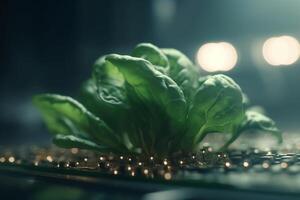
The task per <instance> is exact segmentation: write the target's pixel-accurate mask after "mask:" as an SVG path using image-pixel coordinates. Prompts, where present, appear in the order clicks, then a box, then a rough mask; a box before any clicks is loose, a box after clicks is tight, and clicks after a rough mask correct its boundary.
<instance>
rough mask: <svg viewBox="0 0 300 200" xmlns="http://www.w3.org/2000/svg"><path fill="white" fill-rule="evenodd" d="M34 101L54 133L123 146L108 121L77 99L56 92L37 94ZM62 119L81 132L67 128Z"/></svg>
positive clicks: (102, 143)
mask: <svg viewBox="0 0 300 200" xmlns="http://www.w3.org/2000/svg"><path fill="white" fill-rule="evenodd" d="M33 101H34V104H35V105H36V106H37V107H38V108H39V109H40V111H41V112H42V115H43V118H44V120H45V122H46V125H47V127H48V129H49V130H50V131H51V132H52V133H54V134H64V135H77V136H80V137H82V138H88V139H90V138H92V139H94V140H95V142H96V143H98V144H100V145H104V146H108V147H116V148H119V146H122V145H121V144H120V143H119V138H118V137H117V136H116V135H115V134H114V132H113V131H112V130H111V129H110V128H109V127H108V126H107V125H106V123H105V122H104V121H102V120H101V119H100V118H99V117H96V116H94V115H93V114H92V113H90V112H89V111H88V110H87V109H86V108H85V107H84V106H83V105H81V104H80V103H79V102H77V101H76V100H74V99H72V98H70V97H66V96H61V95H56V94H43V95H37V96H35V97H34V99H33ZM61 119H64V120H67V121H68V122H69V123H70V124H72V126H73V127H76V129H77V130H79V131H80V134H79V135H78V134H77V133H74V132H70V131H71V129H66V128H65V127H66V125H65V124H63V123H62V122H63V121H62V120H61Z"/></svg>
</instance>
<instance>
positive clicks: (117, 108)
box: [79, 79, 130, 133]
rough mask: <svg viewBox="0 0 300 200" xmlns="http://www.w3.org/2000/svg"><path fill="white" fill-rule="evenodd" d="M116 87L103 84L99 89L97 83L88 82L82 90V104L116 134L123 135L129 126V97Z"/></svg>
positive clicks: (93, 81) (80, 97)
mask: <svg viewBox="0 0 300 200" xmlns="http://www.w3.org/2000/svg"><path fill="white" fill-rule="evenodd" d="M124 93H125V92H124V91H123V89H122V90H121V89H120V88H118V87H115V86H114V85H109V84H102V85H99V86H98V88H97V86H96V81H95V80H94V79H90V80H88V81H86V82H85V83H84V84H83V85H82V87H81V89H80V96H79V99H80V102H82V104H83V105H84V106H85V107H86V108H87V109H88V110H89V111H91V112H92V113H93V114H94V115H96V116H101V118H102V119H103V120H104V121H105V122H106V123H107V124H108V125H109V126H110V127H112V129H113V130H114V131H115V132H118V133H121V132H123V131H124V129H126V126H127V124H128V121H127V120H126V119H128V112H129V110H130V106H129V103H128V99H127V95H126V94H124Z"/></svg>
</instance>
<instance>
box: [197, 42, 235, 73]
mask: <svg viewBox="0 0 300 200" xmlns="http://www.w3.org/2000/svg"><path fill="white" fill-rule="evenodd" d="M196 59H197V62H198V64H199V65H200V66H201V67H202V69H204V70H205V71H208V72H216V71H229V70H231V69H233V67H234V66H235V65H236V63H237V59H238V54H237V52H236V49H235V48H234V46H233V45H232V44H230V43H228V42H218V43H206V44H204V45H202V46H201V47H200V48H199V50H198V52H197V55H196Z"/></svg>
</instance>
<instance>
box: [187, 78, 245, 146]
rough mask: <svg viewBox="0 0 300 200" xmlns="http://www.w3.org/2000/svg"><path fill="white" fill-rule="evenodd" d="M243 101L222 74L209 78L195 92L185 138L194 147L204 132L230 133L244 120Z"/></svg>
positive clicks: (237, 89)
mask: <svg viewBox="0 0 300 200" xmlns="http://www.w3.org/2000/svg"><path fill="white" fill-rule="evenodd" d="M243 113H244V111H243V98H242V92H241V89H240V87H239V86H238V85H237V84H236V83H235V82H234V81H233V80H232V79H231V78H229V77H227V76H225V75H214V76H210V77H208V78H207V79H206V80H205V81H204V82H203V83H202V84H201V86H200V88H199V89H198V90H197V92H196V94H195V97H194V99H193V104H192V106H191V109H190V111H189V116H188V124H189V131H188V134H187V136H188V137H191V138H193V137H194V139H193V142H194V144H197V143H198V142H200V141H201V140H202V139H203V138H204V137H205V135H206V134H207V133H210V132H223V133H232V132H234V129H235V128H236V126H237V124H239V123H240V122H241V121H242V120H243Z"/></svg>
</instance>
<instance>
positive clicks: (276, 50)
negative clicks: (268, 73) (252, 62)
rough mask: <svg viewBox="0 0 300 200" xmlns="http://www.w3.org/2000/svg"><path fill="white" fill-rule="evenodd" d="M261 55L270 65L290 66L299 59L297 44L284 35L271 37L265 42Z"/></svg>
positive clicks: (299, 50) (299, 48)
mask: <svg viewBox="0 0 300 200" xmlns="http://www.w3.org/2000/svg"><path fill="white" fill-rule="evenodd" d="M262 53H263V57H264V59H265V60H266V61H267V62H268V63H269V64H271V65H274V66H279V65H291V64H293V63H294V62H296V61H297V60H298V58H299V55H300V47H299V42H298V41H297V39H295V38H293V37H291V36H286V35H284V36H280V37H271V38H269V39H267V40H266V41H265V43H264V45H263V49H262Z"/></svg>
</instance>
